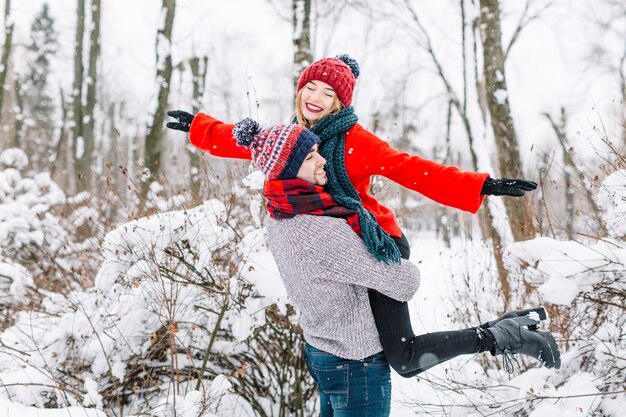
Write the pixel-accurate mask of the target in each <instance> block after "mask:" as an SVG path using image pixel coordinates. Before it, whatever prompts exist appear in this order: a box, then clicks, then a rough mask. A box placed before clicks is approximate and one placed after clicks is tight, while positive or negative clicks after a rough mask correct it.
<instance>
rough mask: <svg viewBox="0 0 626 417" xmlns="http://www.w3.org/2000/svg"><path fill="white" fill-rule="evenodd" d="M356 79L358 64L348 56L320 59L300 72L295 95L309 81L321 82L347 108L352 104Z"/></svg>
mask: <svg viewBox="0 0 626 417" xmlns="http://www.w3.org/2000/svg"><path fill="white" fill-rule="evenodd" d="M358 77H359V64H358V63H357V62H356V60H354V59H353V58H350V56H349V55H346V54H344V55H339V56H337V57H336V58H324V59H320V60H319V61H315V62H314V63H312V64H311V65H309V66H308V67H306V68H305V69H304V71H302V74H300V79H299V80H298V88H296V93H297V92H299V91H300V90H302V87H304V86H305V85H306V83H308V82H309V81H316V80H317V81H322V82H324V83H326V84H328V85H330V86H331V87H332V88H333V90H335V93H337V97H339V100H340V101H341V103H342V104H343V105H344V107H348V106H349V105H350V104H351V103H352V94H353V93H354V85H355V84H356V79H357V78H358Z"/></svg>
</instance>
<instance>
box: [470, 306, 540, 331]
mask: <svg viewBox="0 0 626 417" xmlns="http://www.w3.org/2000/svg"><path fill="white" fill-rule="evenodd" d="M535 313H536V314H535ZM518 317H521V318H529V319H531V320H533V321H536V319H537V318H538V319H539V321H536V323H534V324H524V325H525V326H528V328H529V329H530V330H536V329H537V328H538V326H539V322H541V321H543V320H547V319H548V313H547V311H546V309H545V308H544V307H535V308H528V309H526V310H516V311H509V312H507V313H504V314H503V315H501V316H500V317H498V318H497V319H495V320H491V321H488V322H487V323H484V324H481V325H480V326H478V327H480V328H481V329H488V328H490V327H493V326H495V325H496V324H498V323H500V322H501V321H502V320H506V319H517V318H518Z"/></svg>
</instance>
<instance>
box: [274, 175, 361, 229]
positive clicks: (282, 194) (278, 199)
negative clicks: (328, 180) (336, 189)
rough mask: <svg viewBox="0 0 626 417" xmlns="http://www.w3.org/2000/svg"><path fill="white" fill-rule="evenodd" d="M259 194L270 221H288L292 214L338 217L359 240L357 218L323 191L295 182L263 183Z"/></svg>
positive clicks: (292, 180) (315, 186)
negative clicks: (263, 201)
mask: <svg viewBox="0 0 626 417" xmlns="http://www.w3.org/2000/svg"><path fill="white" fill-rule="evenodd" d="M263 192H264V194H265V197H266V198H267V205H266V206H267V211H268V212H269V214H270V216H271V217H272V219H277V220H279V219H290V218H292V217H294V216H295V215H296V214H311V215H314V216H330V217H340V218H342V219H346V220H347V221H348V224H349V225H350V227H351V228H352V230H354V231H355V232H356V233H357V234H358V235H359V236H361V225H360V223H359V214H358V213H357V212H356V211H355V210H351V209H349V208H346V207H343V206H340V205H338V204H337V203H336V202H335V200H333V198H332V197H331V196H330V194H328V193H327V192H326V191H324V187H320V186H319V185H314V184H311V183H309V182H306V181H304V180H301V179H299V178H293V179H288V180H267V181H265V187H264V188H263Z"/></svg>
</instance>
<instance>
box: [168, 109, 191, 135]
mask: <svg viewBox="0 0 626 417" xmlns="http://www.w3.org/2000/svg"><path fill="white" fill-rule="evenodd" d="M167 115H168V116H170V117H173V118H175V119H176V120H178V123H175V122H169V123H168V124H166V125H165V126H167V127H169V128H170V129H174V130H182V131H183V132H189V128H190V127H191V122H193V118H194V117H195V116H194V115H193V114H191V113H187V112H186V111H182V110H170V111H168V112H167Z"/></svg>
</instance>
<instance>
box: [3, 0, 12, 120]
mask: <svg viewBox="0 0 626 417" xmlns="http://www.w3.org/2000/svg"><path fill="white" fill-rule="evenodd" d="M10 14H11V0H5V3H4V46H3V47H2V60H1V61H0V117H2V104H3V102H4V93H5V88H4V83H5V82H6V79H7V73H8V72H9V58H10V57H11V45H12V43H13V27H14V23H13V21H12V19H11V17H10Z"/></svg>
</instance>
